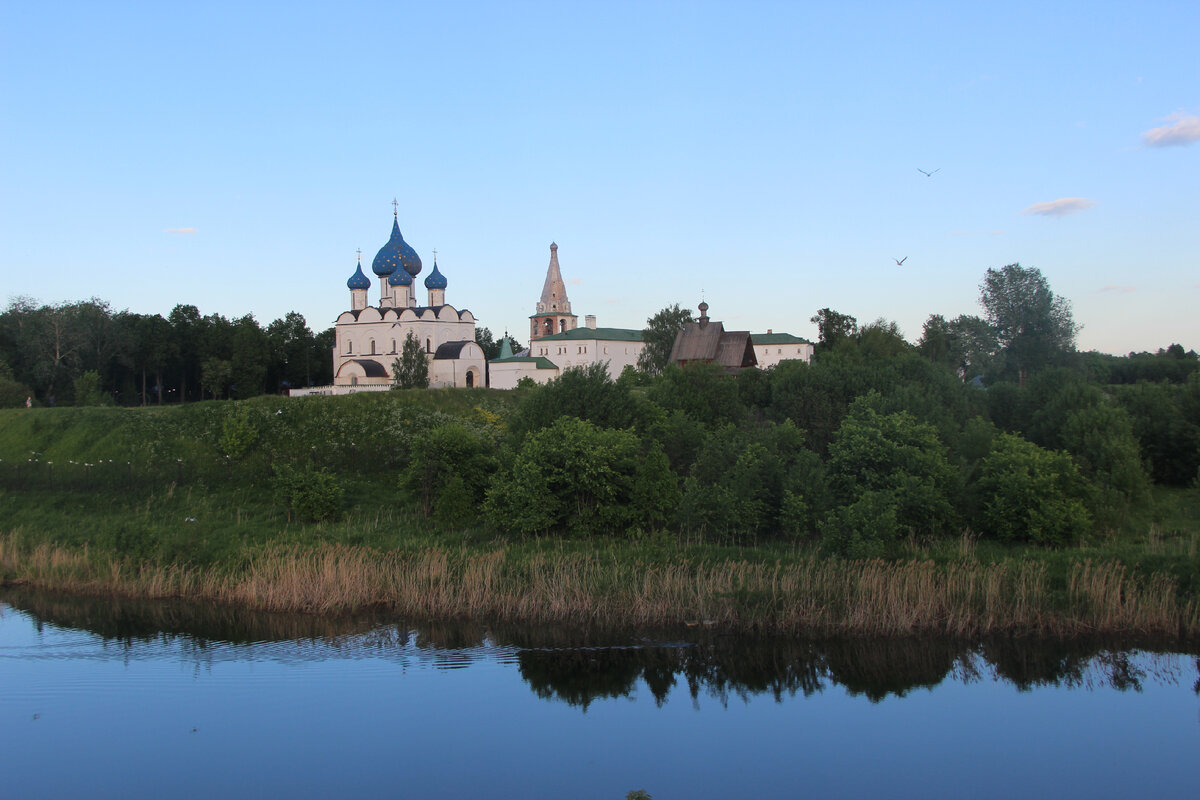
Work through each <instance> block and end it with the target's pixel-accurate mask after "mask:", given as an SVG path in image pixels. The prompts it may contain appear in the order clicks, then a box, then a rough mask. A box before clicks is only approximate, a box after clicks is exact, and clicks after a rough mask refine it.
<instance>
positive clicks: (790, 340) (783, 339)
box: [750, 333, 812, 344]
mask: <svg viewBox="0 0 1200 800" xmlns="http://www.w3.org/2000/svg"><path fill="white" fill-rule="evenodd" d="M750 340H751V341H752V342H754V343H755V344H812V342H810V341H809V340H808V339H801V338H800V337H799V336H792V335H791V334H790V333H752V334H750Z"/></svg>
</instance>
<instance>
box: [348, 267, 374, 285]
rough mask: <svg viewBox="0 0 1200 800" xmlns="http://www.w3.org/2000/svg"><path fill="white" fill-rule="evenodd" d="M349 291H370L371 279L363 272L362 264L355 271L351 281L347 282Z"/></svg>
mask: <svg viewBox="0 0 1200 800" xmlns="http://www.w3.org/2000/svg"><path fill="white" fill-rule="evenodd" d="M346 288H348V289H370V288H371V279H370V278H368V277H367V276H366V275H365V274H364V273H363V271H362V264H361V263H359V265H358V269H356V270H354V274H353V275H351V276H350V280H348V281H346Z"/></svg>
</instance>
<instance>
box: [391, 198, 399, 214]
mask: <svg viewBox="0 0 1200 800" xmlns="http://www.w3.org/2000/svg"><path fill="white" fill-rule="evenodd" d="M399 215H400V202H399V201H398V200H397V199H396V198H394V197H393V198H392V216H393V217H396V216H399Z"/></svg>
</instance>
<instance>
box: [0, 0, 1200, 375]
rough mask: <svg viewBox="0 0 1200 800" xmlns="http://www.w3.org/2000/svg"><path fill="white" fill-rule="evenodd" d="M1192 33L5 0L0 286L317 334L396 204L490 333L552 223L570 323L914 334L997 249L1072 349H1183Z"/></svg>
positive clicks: (520, 288) (453, 293) (833, 6)
mask: <svg viewBox="0 0 1200 800" xmlns="http://www.w3.org/2000/svg"><path fill="white" fill-rule="evenodd" d="M1197 31H1200V3H1196V2H1195V0H1188V1H1187V2H1178V3H1171V2H1145V3H1131V2H1127V1H1126V2H1122V3H1104V2H1080V3H1055V2H1038V3H1023V2H1010V3H1004V4H994V3H993V4H983V3H949V2H945V3H887V2H879V3H857V2H838V3H832V2H828V3H805V2H779V3H775V2H736V3H735V2H722V3H709V2H654V1H653V0H643V1H642V2H624V1H623V0H606V2H597V3H592V2H570V3H565V2H546V3H539V2H519V1H516V2H503V3H500V2H494V3H485V2H453V1H442V2H428V1H427V2H421V3H410V2H397V1H396V0H393V1H392V2H344V3H307V2H303V1H302V0H296V1H294V2H289V3H268V2H263V3H252V2H244V1H243V2H239V3H221V2H205V3H194V4H182V3H162V2H153V3H136V2H123V3H99V2H86V3H73V2H61V3H52V4H47V3H17V2H8V3H4V4H3V5H2V6H0V152H2V153H3V157H2V158H0V301H3V302H5V303H6V304H7V302H9V301H11V300H12V299H13V298H16V297H32V298H34V299H36V300H38V301H39V302H42V303H60V302H71V301H76V300H83V299H87V298H91V297H97V298H100V299H102V300H105V301H107V302H108V303H110V304H111V305H112V307H113V308H114V309H117V310H120V309H128V310H130V311H133V312H138V313H146V314H153V313H158V314H162V315H164V316H166V315H167V314H168V313H169V312H170V311H171V309H172V308H173V307H174V306H175V305H176V304H179V303H187V304H192V305H195V306H197V307H198V308H199V310H200V312H201V313H202V314H212V313H218V314H223V315H225V316H227V317H231V318H232V317H238V316H242V315H244V314H247V313H250V314H253V315H254V317H255V318H256V319H257V320H258V321H259V322H260V323H261V324H263V325H264V326H265V325H267V324H268V323H269V322H271V321H272V320H274V319H277V318H279V317H282V316H283V315H285V314H286V313H288V312H289V311H298V312H300V313H301V314H303V315H304V317H305V319H306V320H307V322H308V324H309V326H310V327H311V328H313V330H315V331H319V330H323V329H324V328H326V327H329V326H330V325H331V324H332V323H333V321H334V319H335V318H336V317H337V315H338V314H339V313H341V312H342V311H344V310H346V309H348V308H349V306H350V294H349V290H348V289H347V288H346V280H347V278H349V277H350V276H351V274H353V272H354V269H355V263H356V258H357V256H356V251H357V250H359V249H361V251H362V260H363V264H364V271H365V272H366V273H367V274H368V276H369V277H372V279H373V281H374V276H373V274H372V273H371V272H370V270H369V267H370V263H371V261H372V259H373V258H374V256H375V253H376V252H377V251H378V250H379V248H380V247H382V246H383V245H384V244H385V243H386V242H387V239H388V236H389V234H390V231H391V226H392V215H393V206H392V202H393V200H396V201H397V203H398V206H397V209H398V219H399V224H400V228H401V230H402V232H403V234H404V238H405V240H406V241H407V242H408V243H409V244H410V245H412V247H413V248H415V249H416V251H417V252H418V254H419V255H420V256H421V259H422V260H423V262H424V264H425V269H424V271H423V272H422V274H421V275H420V276H419V277H418V281H417V283H418V285H420V284H421V281H423V279H424V277H425V276H426V275H427V274H428V273H429V271H430V270H431V268H432V264H433V260H434V255H433V251H434V250H435V249H436V251H437V261H438V266H439V270H440V271H441V272H442V273H443V274H444V275H445V277H446V279H447V281H448V282H449V286H448V288H447V290H446V301H447V302H448V303H450V304H452V305H454V306H456V307H458V308H468V309H470V310H471V311H472V312H473V313H474V314H475V316H476V318H477V320H478V324H479V325H482V326H487V327H488V328H490V329H491V330H492V331H493V333H495V334H497V335H498V334H499V333H500V332H502V331H504V330H509V331H511V332H513V333H514V334H515V335H516V336H517V337H518V338H519V339H522V340H524V339H525V338H526V337H527V335H528V334H527V328H528V324H529V322H528V318H529V315H530V314H532V313H533V311H534V305H535V303H536V302H537V300H538V298H539V295H540V293H541V288H542V284H543V282H544V280H545V275H546V267H547V264H548V262H549V255H550V253H549V245H550V243H551V242H552V241H554V242H557V243H558V245H559V251H558V255H559V262H560V264H561V268H562V273H563V277H564V279H565V280H566V282H567V291H568V294H569V296H570V300H571V303H572V306H573V310H574V312H575V313H576V314H578V315H579V316H580V321H581V324H582V318H583V316H584V315H586V314H594V315H596V317H597V318H598V324H599V325H601V326H610V327H627V328H641V327H643V326H644V325H645V322H646V319H647V318H648V317H650V316H651V315H653V314H654V313H655V312H657V311H658V310H659V309H661V308H663V307H665V306H669V305H671V304H674V303H679V304H680V305H682V306H685V307H691V308H693V309H694V308H695V306H696V305H697V304H698V303H699V302H700V300H701V299H704V300H705V301H707V302H708V304H709V306H710V310H709V314H710V316H711V317H712V318H713V319H717V320H721V321H723V322H724V324H725V327H726V328H727V329H731V330H746V329H749V330H751V331H755V332H762V331H765V330H767V329H772V330H774V331H775V332H780V331H786V332H790V333H793V334H795V335H798V336H804V337H806V338H809V339H813V340H815V339H816V328H815V325H814V324H813V323H812V322H811V321H810V320H811V317H812V316H813V315H814V314H815V313H816V311H817V310H818V309H821V308H832V309H834V310H836V311H838V312H841V313H844V314H850V315H852V316H854V317H856V318H857V319H858V320H859V322H860V323H866V322H870V321H872V320H875V319H879V318H882V319H886V320H889V321H894V322H896V323H897V324H898V325H899V327H900V329H901V330H902V332H903V333H904V334H905V336H906V338H908V339H909V340H910V341H914V342H915V341H917V340H918V339H919V338H920V336H921V332H922V325H923V323H924V321H925V320H926V319H927V318H928V317H929V315H931V314H941V315H943V316H944V317H946V318H953V317H955V316H957V315H959V314H981V313H982V311H981V308H980V306H979V286H980V283H981V282H982V280H983V276H984V274H985V272H986V270H987V269H989V268H995V267H1002V266H1004V265H1006V264H1011V263H1019V264H1021V265H1022V266H1024V267H1036V268H1037V269H1039V270H1041V272H1042V274H1043V275H1044V276H1045V277H1046V279H1047V280H1048V282H1049V284H1050V287H1051V289H1052V290H1053V291H1054V292H1055V293H1056V294H1057V295H1060V296H1062V297H1065V298H1067V300H1069V301H1070V303H1071V307H1072V310H1073V312H1074V316H1075V321H1076V322H1077V323H1078V324H1080V325H1081V326H1082V329H1081V331H1080V333H1079V336H1078V341H1077V343H1078V346H1079V347H1080V348H1081V349H1084V350H1100V351H1103V352H1110V353H1117V354H1123V353H1127V352H1131V351H1143V350H1149V351H1154V350H1157V349H1159V348H1162V347H1166V346H1167V345H1169V344H1172V343H1176V342H1177V343H1180V344H1182V345H1183V346H1184V347H1185V348H1188V349H1197V350H1200V313H1197V308H1200V45H1198V44H1197V42H1198V41H1200V39H1198V38H1197ZM922 171H923V172H922ZM924 173H932V174H931V175H928V176H927V175H926V174H924ZM897 261H902V262H903V263H902V264H899V265H898V264H897V263H896V262H897ZM369 296H370V298H371V300H372V302H376V301H377V298H378V284H377V283H376V285H375V286H373V287H372V289H371V291H370V295H369ZM424 296H425V291H424V288H423V287H421V288H420V291H419V297H420V298H421V300H422V302H424Z"/></svg>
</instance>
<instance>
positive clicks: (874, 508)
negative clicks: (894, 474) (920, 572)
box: [821, 491, 901, 558]
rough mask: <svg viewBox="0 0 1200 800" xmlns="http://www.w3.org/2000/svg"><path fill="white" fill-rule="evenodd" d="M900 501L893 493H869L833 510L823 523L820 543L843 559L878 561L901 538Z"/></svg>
mask: <svg viewBox="0 0 1200 800" xmlns="http://www.w3.org/2000/svg"><path fill="white" fill-rule="evenodd" d="M898 501H899V498H897V497H896V495H895V494H894V493H893V492H890V491H866V492H863V493H862V495H860V496H859V497H858V498H856V499H855V500H853V501H852V502H850V503H848V504H846V505H840V506H838V507H836V508H834V509H833V510H832V511H831V512H830V513H829V516H827V517H826V518H825V520H824V521H823V522H822V523H821V542H822V544H823V545H824V546H825V548H826V549H827V550H828V551H829V552H831V553H836V554H838V555H840V556H843V557H844V558H879V557H881V556H883V555H886V554H887V551H888V549H889V547H890V546H891V545H892V544H893V543H894V542H895V541H896V539H897V538H899V536H900V533H901V527H900V524H899V522H898V521H897V519H896V510H897V506H898Z"/></svg>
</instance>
